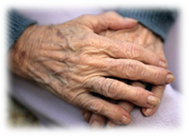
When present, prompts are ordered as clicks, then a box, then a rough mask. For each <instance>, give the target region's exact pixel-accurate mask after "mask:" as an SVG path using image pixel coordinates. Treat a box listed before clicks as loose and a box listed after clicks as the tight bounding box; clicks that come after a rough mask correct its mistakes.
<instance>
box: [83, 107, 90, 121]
mask: <svg viewBox="0 0 189 136" xmlns="http://www.w3.org/2000/svg"><path fill="white" fill-rule="evenodd" d="M91 114H92V112H90V111H88V110H85V109H82V115H83V118H84V120H85V121H86V122H89V120H90V118H91Z"/></svg>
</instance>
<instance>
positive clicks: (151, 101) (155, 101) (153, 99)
mask: <svg viewBox="0 0 189 136" xmlns="http://www.w3.org/2000/svg"><path fill="white" fill-rule="evenodd" d="M147 101H148V103H149V104H150V105H152V106H157V105H159V103H160V99H159V98H157V97H156V96H148V100H147Z"/></svg>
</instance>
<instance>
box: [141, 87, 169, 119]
mask: <svg viewBox="0 0 189 136" xmlns="http://www.w3.org/2000/svg"><path fill="white" fill-rule="evenodd" d="M164 90H165V86H154V87H153V88H152V92H153V93H154V94H155V95H156V96H157V97H158V98H159V99H160V100H161V99H162V96H163V93H164ZM158 107H159V105H157V106H155V107H154V108H142V113H143V114H144V115H145V116H152V115H153V114H154V113H155V112H156V111H157V109H158Z"/></svg>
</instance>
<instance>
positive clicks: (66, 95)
mask: <svg viewBox="0 0 189 136" xmlns="http://www.w3.org/2000/svg"><path fill="white" fill-rule="evenodd" d="M62 95H63V98H64V99H65V100H66V101H67V102H69V103H72V102H73V100H74V98H75V97H76V94H75V93H74V92H73V91H71V90H66V91H64V92H63V93H62Z"/></svg>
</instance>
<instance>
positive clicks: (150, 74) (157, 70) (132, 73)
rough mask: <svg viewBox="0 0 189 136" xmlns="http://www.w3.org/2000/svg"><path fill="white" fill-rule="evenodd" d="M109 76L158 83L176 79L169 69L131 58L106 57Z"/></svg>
mask: <svg viewBox="0 0 189 136" xmlns="http://www.w3.org/2000/svg"><path fill="white" fill-rule="evenodd" d="M104 63H106V65H107V67H106V71H104V73H107V76H114V77H119V78H124V79H130V80H135V81H136V80H140V81H144V82H148V83H152V84H156V85H160V84H167V83H170V82H173V81H174V76H173V75H172V73H170V72H169V70H167V69H164V68H161V67H156V66H151V65H146V64H143V63H142V62H140V61H136V60H130V59H109V58H108V59H104Z"/></svg>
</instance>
